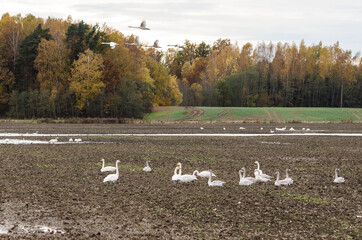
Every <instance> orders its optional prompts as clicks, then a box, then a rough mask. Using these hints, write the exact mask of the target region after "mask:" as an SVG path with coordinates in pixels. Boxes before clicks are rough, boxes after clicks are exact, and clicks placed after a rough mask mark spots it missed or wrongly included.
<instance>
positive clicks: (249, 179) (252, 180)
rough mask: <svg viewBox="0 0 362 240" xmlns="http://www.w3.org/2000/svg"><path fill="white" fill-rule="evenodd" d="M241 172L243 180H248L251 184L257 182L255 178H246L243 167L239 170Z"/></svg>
mask: <svg viewBox="0 0 362 240" xmlns="http://www.w3.org/2000/svg"><path fill="white" fill-rule="evenodd" d="M241 171H242V172H243V178H244V179H246V180H248V181H251V182H253V183H256V182H257V180H256V179H255V178H253V177H246V168H245V167H242V168H241Z"/></svg>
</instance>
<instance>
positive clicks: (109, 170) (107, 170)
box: [101, 158, 116, 172]
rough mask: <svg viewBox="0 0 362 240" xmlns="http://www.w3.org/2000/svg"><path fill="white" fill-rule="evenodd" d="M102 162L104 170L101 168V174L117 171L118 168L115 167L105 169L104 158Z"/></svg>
mask: <svg viewBox="0 0 362 240" xmlns="http://www.w3.org/2000/svg"><path fill="white" fill-rule="evenodd" d="M101 161H102V162H103V164H102V168H101V172H113V171H116V168H115V167H111V166H107V167H105V165H104V159H103V158H102V160H101Z"/></svg>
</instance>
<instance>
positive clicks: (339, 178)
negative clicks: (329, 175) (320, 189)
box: [333, 168, 344, 183]
mask: <svg viewBox="0 0 362 240" xmlns="http://www.w3.org/2000/svg"><path fill="white" fill-rule="evenodd" d="M338 171H339V169H338V168H336V170H335V176H334V181H333V182H334V183H344V178H343V177H338Z"/></svg>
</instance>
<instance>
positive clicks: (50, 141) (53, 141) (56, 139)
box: [49, 137, 58, 143]
mask: <svg viewBox="0 0 362 240" xmlns="http://www.w3.org/2000/svg"><path fill="white" fill-rule="evenodd" d="M55 142H58V137H56V138H53V139H50V140H49V143H55Z"/></svg>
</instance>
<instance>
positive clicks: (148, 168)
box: [143, 161, 152, 172]
mask: <svg viewBox="0 0 362 240" xmlns="http://www.w3.org/2000/svg"><path fill="white" fill-rule="evenodd" d="M148 163H149V161H146V167H144V168H143V171H144V172H151V171H152V169H151V167H150V165H149V164H148Z"/></svg>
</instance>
